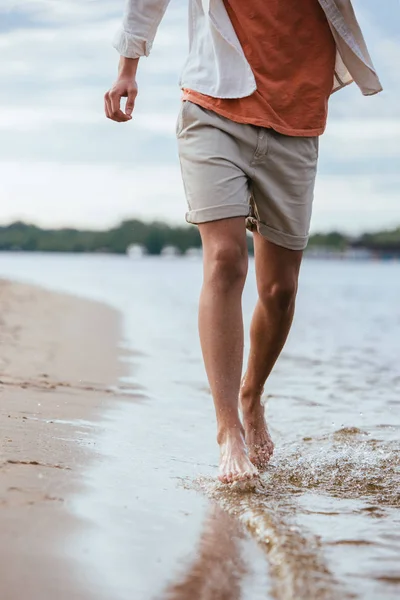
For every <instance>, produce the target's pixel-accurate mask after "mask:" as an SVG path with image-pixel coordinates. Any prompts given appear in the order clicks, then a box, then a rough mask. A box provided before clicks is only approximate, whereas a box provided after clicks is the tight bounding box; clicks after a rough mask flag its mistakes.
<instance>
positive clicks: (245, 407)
mask: <svg viewBox="0 0 400 600" xmlns="http://www.w3.org/2000/svg"><path fill="white" fill-rule="evenodd" d="M240 403H241V409H242V414H243V424H244V431H245V439H246V445H247V448H248V451H249V459H250V460H251V462H252V463H253V465H255V466H256V467H257V468H258V469H265V467H266V466H267V465H268V463H269V461H270V459H271V456H272V455H273V453H274V443H273V441H272V439H271V436H270V434H269V431H268V427H267V422H266V420H265V414H264V413H265V410H264V406H263V405H262V404H261V394H260V397H259V398H258V399H257V400H256V401H255V400H254V398H253V397H252V398H250V397H249V395H248V394H247V393H246V392H245V390H244V389H243V388H242V391H241V396H240Z"/></svg>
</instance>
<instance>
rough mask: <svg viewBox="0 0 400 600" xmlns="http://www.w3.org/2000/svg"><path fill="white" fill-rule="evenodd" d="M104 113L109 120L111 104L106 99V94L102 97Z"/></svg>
mask: <svg viewBox="0 0 400 600" xmlns="http://www.w3.org/2000/svg"><path fill="white" fill-rule="evenodd" d="M104 112H105V113H106V117H107V119H111V103H110V101H109V99H108V94H106V95H105V96H104Z"/></svg>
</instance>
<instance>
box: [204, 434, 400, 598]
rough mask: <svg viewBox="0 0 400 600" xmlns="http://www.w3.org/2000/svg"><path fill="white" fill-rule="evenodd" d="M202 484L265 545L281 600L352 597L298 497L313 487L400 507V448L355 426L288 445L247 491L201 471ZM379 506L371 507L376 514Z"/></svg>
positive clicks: (320, 491)
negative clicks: (302, 514)
mask: <svg viewBox="0 0 400 600" xmlns="http://www.w3.org/2000/svg"><path fill="white" fill-rule="evenodd" d="M195 487H197V488H199V489H200V490H202V491H203V492H204V493H206V494H207V496H208V497H210V498H211V499H213V500H215V501H216V502H217V503H218V504H219V505H220V506H221V508H223V509H224V510H225V511H226V512H227V513H228V514H230V515H232V516H234V517H235V518H236V519H238V520H239V521H240V522H241V523H242V524H243V525H245V526H246V528H247V529H248V530H249V531H250V532H251V533H252V535H253V536H254V537H255V538H256V539H257V541H258V542H259V543H260V544H261V545H262V546H263V547H264V549H265V551H266V553H267V555H268V559H269V563H270V569H271V577H272V578H273V589H272V593H273V596H274V598H276V599H277V600H302V599H304V600H309V599H310V598H312V599H313V600H325V599H326V600H328V599H329V600H333V599H336V598H341V599H345V598H346V599H349V598H355V597H356V595H354V594H351V593H350V592H348V591H347V590H346V589H345V588H344V587H343V586H342V585H341V583H339V581H338V580H337V579H336V578H335V577H334V575H333V574H332V572H331V571H330V569H329V568H328V566H327V562H326V560H325V556H324V548H323V546H322V543H321V541H320V539H319V537H318V536H315V535H312V534H311V533H310V532H308V531H307V530H305V529H303V528H301V527H299V526H298V525H297V524H296V521H295V517H296V511H297V510H298V509H299V505H298V503H297V499H298V498H299V496H300V495H303V494H305V493H310V492H311V493H315V494H323V495H329V496H333V497H335V498H340V499H364V500H366V501H371V499H372V500H373V501H374V504H375V505H378V506H379V511H378V512H379V514H381V512H380V511H381V507H383V506H387V507H399V506H400V449H399V447H398V445H397V444H396V443H394V442H393V443H392V442H385V443H384V442H381V441H379V440H377V439H372V438H370V436H369V435H368V433H367V432H364V431H362V430H360V429H358V428H356V427H347V428H342V429H339V430H337V431H335V432H334V433H332V434H329V435H324V436H320V437H315V438H305V440H303V441H302V442H300V443H295V444H286V445H283V446H282V447H281V448H279V449H278V450H277V452H276V454H275V455H274V458H273V460H272V461H271V464H270V466H269V468H268V471H267V472H266V473H265V474H264V475H263V477H262V481H261V485H260V486H259V488H258V489H257V490H256V491H255V492H254V493H243V492H242V493H241V492H240V491H234V490H232V489H228V488H227V487H226V486H224V485H222V484H218V483H216V482H215V480H213V479H211V478H204V477H201V478H199V479H197V480H196V482H195ZM376 508H377V507H376V506H375V507H367V508H363V509H362V510H370V514H371V516H376V512H375V509H376Z"/></svg>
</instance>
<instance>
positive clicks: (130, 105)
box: [125, 90, 136, 117]
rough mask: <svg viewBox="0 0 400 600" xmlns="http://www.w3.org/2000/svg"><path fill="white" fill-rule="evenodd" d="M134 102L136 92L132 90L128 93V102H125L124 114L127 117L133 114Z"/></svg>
mask: <svg viewBox="0 0 400 600" xmlns="http://www.w3.org/2000/svg"><path fill="white" fill-rule="evenodd" d="M135 100H136V90H132V91H130V92H129V93H128V100H127V101H126V106H125V114H126V115H128V116H129V117H130V116H131V115H132V113H133V109H134V108H135Z"/></svg>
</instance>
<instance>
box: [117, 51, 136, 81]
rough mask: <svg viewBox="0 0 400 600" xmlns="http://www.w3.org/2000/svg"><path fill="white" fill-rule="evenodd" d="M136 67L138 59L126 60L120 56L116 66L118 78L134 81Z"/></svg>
mask: <svg viewBox="0 0 400 600" xmlns="http://www.w3.org/2000/svg"><path fill="white" fill-rule="evenodd" d="M138 66H139V59H138V58H126V57H125V56H121V57H120V59H119V65H118V77H119V78H120V79H131V80H132V79H136V73H137V69H138Z"/></svg>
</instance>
